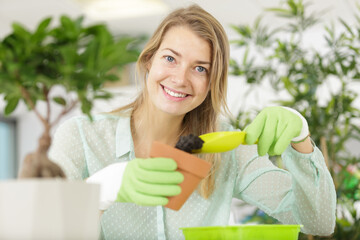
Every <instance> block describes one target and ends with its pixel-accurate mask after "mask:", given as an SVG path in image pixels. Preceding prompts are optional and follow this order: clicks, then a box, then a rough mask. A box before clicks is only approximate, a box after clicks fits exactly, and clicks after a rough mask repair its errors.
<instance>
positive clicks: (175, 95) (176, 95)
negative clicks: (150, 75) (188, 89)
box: [161, 85, 189, 98]
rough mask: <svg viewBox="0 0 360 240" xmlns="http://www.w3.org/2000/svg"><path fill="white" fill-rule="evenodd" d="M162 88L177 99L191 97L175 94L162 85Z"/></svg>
mask: <svg viewBox="0 0 360 240" xmlns="http://www.w3.org/2000/svg"><path fill="white" fill-rule="evenodd" d="M161 86H162V88H163V89H164V91H165V92H166V93H167V94H169V95H170V96H172V97H176V98H185V97H187V96H189V94H185V93H179V92H173V91H171V90H169V89H167V88H166V87H165V86H163V85H161Z"/></svg>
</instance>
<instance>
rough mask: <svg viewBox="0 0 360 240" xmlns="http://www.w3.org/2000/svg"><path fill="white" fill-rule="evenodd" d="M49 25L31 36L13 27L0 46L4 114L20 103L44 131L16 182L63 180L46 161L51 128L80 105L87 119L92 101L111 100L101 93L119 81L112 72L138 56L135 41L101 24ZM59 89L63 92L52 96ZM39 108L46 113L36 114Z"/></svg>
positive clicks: (58, 170)
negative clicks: (54, 112)
mask: <svg viewBox="0 0 360 240" xmlns="http://www.w3.org/2000/svg"><path fill="white" fill-rule="evenodd" d="M52 25H53V24H52V18H46V19H44V20H43V21H41V23H40V24H39V25H38V26H37V27H36V29H35V30H34V31H30V30H28V29H26V28H25V27H23V26H22V25H21V24H19V23H13V24H12V32H11V33H10V34H9V35H7V36H6V37H4V38H3V39H2V40H1V41H0V95H2V96H3V97H4V100H5V102H6V107H5V109H4V115H5V116H8V115H10V114H11V113H12V112H13V111H14V110H15V109H16V107H17V106H18V103H19V102H21V101H22V102H24V103H25V104H26V106H27V108H28V110H29V111H33V112H34V113H35V115H36V117H37V118H38V119H39V121H40V122H41V123H42V126H43V133H42V135H41V137H40V139H39V144H38V147H37V149H36V151H34V152H33V153H31V154H29V155H27V156H26V158H25V160H24V162H23V164H22V168H21V171H20V172H19V177H20V178H29V177H65V175H64V173H63V171H62V170H61V168H60V167H59V166H57V165H56V164H55V163H53V162H52V161H50V160H49V159H48V157H47V152H48V149H49V147H50V145H51V136H50V131H51V129H52V128H53V127H54V125H56V124H57V123H58V122H59V120H60V119H61V118H62V117H64V116H65V115H66V114H67V113H69V112H70V111H72V110H73V109H74V108H75V107H77V106H79V105H80V106H81V110H82V112H83V113H84V114H86V115H88V116H89V117H91V115H90V111H91V109H92V106H93V102H94V100H96V99H109V98H110V97H111V94H110V93H109V92H106V91H105V90H104V89H103V84H104V83H105V82H106V81H116V80H118V75H115V74H112V73H111V72H114V69H118V71H120V70H121V68H122V67H123V66H124V65H125V64H128V63H131V62H134V61H136V59H137V56H138V54H139V52H138V50H137V48H136V46H137V41H136V40H137V38H134V37H128V36H122V37H118V38H115V37H113V36H112V34H111V33H110V32H109V30H108V29H107V27H106V26H105V25H102V24H99V25H91V26H88V27H85V26H83V17H79V18H76V19H71V18H69V17H67V16H65V15H64V16H61V17H60V23H59V24H58V25H57V26H52ZM110 70H112V71H110ZM59 87H61V88H62V89H63V91H60V92H63V93H58V92H59V91H54V89H56V88H59ZM41 102H42V104H43V105H42V108H41V109H40V107H39V105H40V104H41ZM39 103H40V104H39ZM55 104H57V105H59V106H61V109H62V111H61V112H60V113H59V114H57V116H53V115H52V114H51V113H52V110H53V108H54V105H55ZM43 106H45V111H41V110H43V109H44V107H43Z"/></svg>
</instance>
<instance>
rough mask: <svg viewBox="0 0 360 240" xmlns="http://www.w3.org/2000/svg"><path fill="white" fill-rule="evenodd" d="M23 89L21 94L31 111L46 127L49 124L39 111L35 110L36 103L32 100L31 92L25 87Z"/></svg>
mask: <svg viewBox="0 0 360 240" xmlns="http://www.w3.org/2000/svg"><path fill="white" fill-rule="evenodd" d="M20 88H21V94H22V96H23V97H24V99H25V102H26V103H27V104H28V105H29V106H30V108H31V110H33V111H34V112H35V114H36V116H37V117H38V118H39V119H40V120H41V122H42V123H43V124H44V125H45V124H47V121H46V120H45V118H44V117H43V116H42V115H41V114H40V113H39V111H38V110H37V109H36V108H35V104H34V102H33V101H32V100H31V97H30V94H29V92H28V91H27V90H26V88H24V87H23V86H21V87H20Z"/></svg>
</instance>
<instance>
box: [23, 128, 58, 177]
mask: <svg viewBox="0 0 360 240" xmlns="http://www.w3.org/2000/svg"><path fill="white" fill-rule="evenodd" d="M50 145H51V137H50V127H49V125H46V126H45V131H44V133H43V135H42V136H41V137H40V139H39V146H38V149H37V150H36V152H33V153H30V154H28V155H27V156H26V157H25V159H24V162H23V164H22V167H21V169H20V171H19V176H18V177H19V178H54V177H61V178H65V174H64V172H63V171H62V169H61V168H60V167H59V166H58V165H57V164H55V163H54V162H52V161H50V159H49V158H48V156H47V153H48V150H49V148H50Z"/></svg>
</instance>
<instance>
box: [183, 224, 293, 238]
mask: <svg viewBox="0 0 360 240" xmlns="http://www.w3.org/2000/svg"><path fill="white" fill-rule="evenodd" d="M180 229H181V230H182V231H183V234H184V236H185V239H186V240H222V239H239V240H297V239H298V237H299V232H300V225H280V224H276V225H275V224H273V225H272V224H267V225H238V226H213V227H187V228H180Z"/></svg>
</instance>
